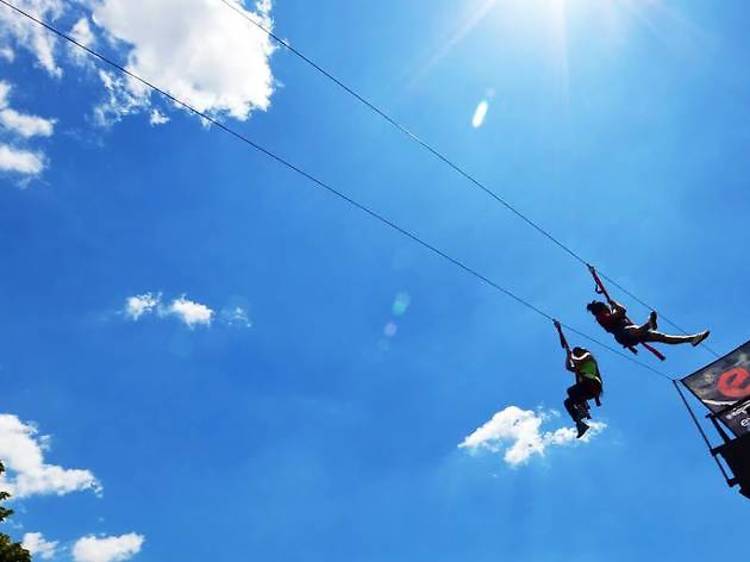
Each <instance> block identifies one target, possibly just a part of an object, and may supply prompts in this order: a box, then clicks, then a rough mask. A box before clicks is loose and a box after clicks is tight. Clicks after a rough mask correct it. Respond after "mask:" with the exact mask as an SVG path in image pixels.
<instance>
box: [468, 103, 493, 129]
mask: <svg viewBox="0 0 750 562" xmlns="http://www.w3.org/2000/svg"><path fill="white" fill-rule="evenodd" d="M489 110H490V103H489V102H488V101H487V100H482V101H481V102H479V105H478V106H477V108H476V110H475V111H474V117H472V119H471V126H472V127H474V128H475V129H479V128H480V127H481V126H482V125H484V120H485V119H486V118H487V112H488V111H489Z"/></svg>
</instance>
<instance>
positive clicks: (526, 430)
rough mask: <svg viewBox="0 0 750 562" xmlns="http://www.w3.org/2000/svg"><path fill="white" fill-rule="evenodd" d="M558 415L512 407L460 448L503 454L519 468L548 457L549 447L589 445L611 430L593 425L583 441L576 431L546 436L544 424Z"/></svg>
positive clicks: (600, 425) (551, 433)
mask: <svg viewBox="0 0 750 562" xmlns="http://www.w3.org/2000/svg"><path fill="white" fill-rule="evenodd" d="M557 415H559V414H557V413H556V412H534V411H532V410H522V409H521V408H518V407H517V406H509V407H507V408H505V409H504V410H502V411H500V412H498V413H496V414H495V415H494V416H493V417H492V419H491V420H490V421H488V422H487V423H485V424H484V425H483V426H481V427H479V428H478V429H477V430H476V431H474V433H472V434H471V435H469V436H468V437H466V439H464V441H463V443H461V444H460V445H459V447H460V448H462V449H467V450H469V451H471V452H476V451H480V450H487V451H490V452H493V453H503V459H504V460H505V462H506V463H507V464H509V465H510V466H514V467H515V466H520V465H523V464H525V463H527V462H528V461H529V459H531V457H533V456H534V455H540V456H544V453H545V451H546V450H547V448H549V447H554V446H564V445H571V444H573V443H576V442H579V443H580V442H584V443H587V442H589V441H590V440H591V438H593V437H594V436H596V435H597V434H599V433H601V432H602V431H603V430H604V429H605V428H606V427H607V426H606V425H605V424H603V423H600V422H594V423H590V424H589V425H590V426H591V429H590V430H589V431H588V433H587V434H586V435H584V437H583V438H582V439H576V430H575V429H573V428H571V427H562V428H559V429H556V430H555V431H546V432H542V431H541V428H542V424H543V423H544V422H546V421H549V420H550V419H551V418H553V417H557Z"/></svg>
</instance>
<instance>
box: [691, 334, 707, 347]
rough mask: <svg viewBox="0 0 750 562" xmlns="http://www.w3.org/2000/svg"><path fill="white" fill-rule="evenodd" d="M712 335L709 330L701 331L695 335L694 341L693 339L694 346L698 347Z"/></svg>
mask: <svg viewBox="0 0 750 562" xmlns="http://www.w3.org/2000/svg"><path fill="white" fill-rule="evenodd" d="M710 335H711V332H710V331H708V330H706V331H705V332H701V333H700V334H698V335H697V336H695V337H694V338H693V341H692V344H693V347H698V346H699V345H700V344H702V343H703V342H704V341H706V339H707V338H708V336H710Z"/></svg>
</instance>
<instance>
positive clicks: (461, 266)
mask: <svg viewBox="0 0 750 562" xmlns="http://www.w3.org/2000/svg"><path fill="white" fill-rule="evenodd" d="M0 4H3V5H5V6H6V7H8V8H10V9H11V10H13V11H15V12H16V13H17V14H19V15H21V16H23V17H25V18H27V19H29V20H31V21H32V22H34V23H35V24H37V25H39V26H41V27H43V28H45V29H46V30H47V31H49V32H50V33H52V34H54V35H56V36H57V37H59V38H61V39H63V40H65V41H67V42H68V43H70V44H72V45H74V46H75V47H77V48H79V49H81V50H83V51H85V52H86V53H88V54H89V55H90V56H92V57H94V58H96V59H98V60H99V61H101V62H104V63H105V64H107V65H109V66H111V67H113V68H115V69H117V70H119V71H120V72H122V73H123V74H125V75H126V76H128V77H130V78H132V79H134V80H136V81H138V82H140V83H141V84H143V85H144V86H146V87H147V88H149V89H150V90H152V91H154V92H156V93H158V94H160V95H161V96H163V97H164V98H166V99H168V100H170V101H171V102H173V103H174V104H176V105H178V106H180V107H182V108H183V109H185V110H187V111H189V112H190V113H193V114H194V115H196V116H198V117H200V118H202V119H205V120H206V121H207V122H209V123H211V124H212V125H214V126H215V127H217V128H218V129H220V130H221V131H223V132H225V133H227V134H228V135H230V136H232V137H234V138H235V139H237V140H239V141H241V142H243V143H245V144H247V145H249V146H251V147H252V148H253V149H255V150H256V151H258V152H260V153H261V154H264V155H265V156H267V157H269V158H271V159H272V160H274V161H275V162H277V163H278V164H281V165H282V166H284V167H286V168H288V169H289V170H291V171H293V172H295V173H297V174H298V175H300V176H302V177H304V178H305V179H307V180H308V181H310V182H311V183H313V184H315V185H316V186H318V187H319V188H322V189H323V190H325V191H327V192H328V193H330V194H331V195H335V196H336V197H338V198H339V199H341V200H343V201H344V202H346V203H348V204H349V205H350V206H352V207H354V208H356V209H357V210H359V211H361V212H363V213H365V214H366V215H369V216H370V217H371V218H373V219H375V220H377V221H379V222H381V223H382V224H384V225H386V226H388V227H389V228H391V229H392V230H395V231H396V232H398V233H399V234H401V235H402V236H404V237H406V238H408V239H410V240H412V241H413V242H415V243H417V244H418V245H420V246H422V247H423V248H425V249H427V250H429V251H430V252H431V253H433V254H435V255H437V256H438V257H440V258H442V259H444V260H446V261H448V262H450V263H451V264H453V265H454V266H456V267H458V268H459V269H462V270H463V271H464V272H465V273H467V274H469V275H471V276H473V277H475V278H476V279H478V280H479V281H481V282H482V283H484V284H485V285H488V286H489V287H491V288H493V289H495V290H496V291H498V292H500V293H503V294H504V295H506V296H507V297H509V298H511V299H512V300H514V301H516V302H517V303H518V304H520V305H522V306H524V307H526V308H527V309H529V310H531V311H532V312H535V313H536V314H538V315H539V316H541V317H543V318H544V319H546V320H549V321H550V322H553V321H554V320H555V318H554V317H553V316H552V315H550V314H549V313H547V312H545V311H544V310H542V309H540V308H539V307H537V306H536V305H534V304H532V303H530V302H529V301H527V300H525V299H523V298H521V297H519V296H518V295H516V294H515V293H514V292H512V291H510V290H509V289H506V288H505V287H503V286H501V285H499V284H498V283H497V282H495V281H493V280H492V279H490V278H489V277H487V276H486V275H484V274H482V273H480V272H479V271H477V270H476V269H473V268H472V267H470V266H468V265H466V264H465V263H463V262H462V261H461V260H459V259H457V258H454V257H452V256H451V255H449V254H447V253H446V252H444V251H443V250H441V249H440V248H438V247H437V246H434V245H432V244H431V243H429V242H427V241H425V240H423V239H422V238H420V237H419V236H418V235H417V234H414V233H413V232H411V231H409V230H407V229H406V228H403V227H401V226H399V225H398V224H396V223H395V222H393V221H392V220H391V219H389V218H387V217H386V216H384V215H382V214H380V213H378V212H377V211H375V210H373V209H371V208H369V207H367V206H366V205H363V204H362V203H359V202H357V201H356V200H354V199H352V198H351V197H349V196H348V195H346V194H344V193H342V192H341V191H339V190H337V189H336V188H334V187H333V186H331V185H330V184H328V183H325V182H324V181H322V180H319V179H318V178H316V177H315V176H313V175H312V174H310V173H308V172H306V171H305V170H303V169H301V168H299V167H298V166H296V165H295V164H293V163H291V162H289V161H288V160H286V159H284V158H282V157H281V156H278V155H276V154H274V153H273V152H271V151H270V150H268V149H266V148H264V147H263V146H261V145H259V144H257V143H256V142H254V141H252V140H250V139H249V138H248V137H246V136H245V135H243V134H242V133H240V132H238V131H236V130H234V129H232V128H231V127H228V126H227V125H224V124H223V123H221V122H220V121H218V120H217V119H215V118H214V117H211V116H210V115H208V114H207V113H205V112H203V111H200V110H198V109H196V108H194V107H193V106H192V105H190V104H189V103H187V102H185V101H182V100H181V99H179V98H177V97H175V96H174V95H172V94H170V93H169V92H167V91H166V90H163V89H162V88H160V87H158V86H156V85H155V84H153V83H152V82H150V81H148V80H146V79H145V78H141V77H140V76H139V75H138V74H136V73H134V72H133V71H131V70H128V69H127V68H125V67H124V66H122V65H120V64H118V63H116V62H115V61H113V60H112V59H110V58H108V57H106V56H105V55H103V54H101V53H99V52H97V51H95V50H93V49H91V48H89V47H87V46H85V45H83V44H82V43H80V42H78V41H77V40H75V39H74V38H73V37H71V36H69V35H67V34H66V33H64V32H63V31H60V30H59V29H57V28H56V27H54V26H52V25H51V24H49V23H47V22H45V21H43V20H42V19H40V18H38V17H36V16H34V15H32V14H30V13H28V12H26V11H24V10H23V9H21V8H19V7H17V6H15V5H13V4H11V3H10V2H8V1H7V0H0ZM562 326H563V327H564V328H565V329H567V330H568V331H570V332H572V333H574V334H576V335H578V336H580V337H582V338H584V339H586V340H588V341H590V342H592V343H594V344H596V345H598V346H600V347H601V348H603V349H606V350H608V351H610V352H611V353H614V354H615V355H619V356H620V357H622V358H624V359H626V360H628V361H630V362H631V363H633V364H635V365H638V366H640V367H642V368H644V369H646V370H648V371H651V372H652V373H653V374H656V375H658V376H660V377H662V378H664V379H666V380H668V381H673V380H674V379H673V378H672V377H670V376H669V375H667V374H666V373H664V372H662V371H660V370H658V369H655V368H654V367H652V366H650V365H648V364H646V363H643V362H641V361H639V360H637V359H635V358H633V357H630V356H629V355H627V354H625V353H623V352H622V351H620V350H618V349H616V348H614V347H612V346H610V345H608V344H606V343H604V342H602V341H600V340H598V339H596V338H594V337H592V336H589V335H588V334H586V333H584V332H581V331H580V330H577V329H576V328H573V327H571V326H568V325H566V324H562Z"/></svg>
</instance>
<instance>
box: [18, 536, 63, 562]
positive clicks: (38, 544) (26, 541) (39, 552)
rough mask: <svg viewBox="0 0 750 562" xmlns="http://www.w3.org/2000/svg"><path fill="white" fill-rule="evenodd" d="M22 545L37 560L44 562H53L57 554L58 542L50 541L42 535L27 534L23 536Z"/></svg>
mask: <svg viewBox="0 0 750 562" xmlns="http://www.w3.org/2000/svg"><path fill="white" fill-rule="evenodd" d="M21 545H22V546H23V547H24V548H25V549H26V550H28V551H29V552H30V553H31V555H32V556H34V557H35V558H37V557H38V558H41V559H42V560H52V559H53V558H54V557H55V554H57V545H58V543H57V542H56V541H48V540H47V539H45V538H44V535H42V533H26V534H25V535H24V536H23V541H22V543H21Z"/></svg>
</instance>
